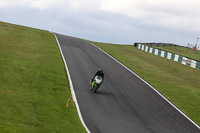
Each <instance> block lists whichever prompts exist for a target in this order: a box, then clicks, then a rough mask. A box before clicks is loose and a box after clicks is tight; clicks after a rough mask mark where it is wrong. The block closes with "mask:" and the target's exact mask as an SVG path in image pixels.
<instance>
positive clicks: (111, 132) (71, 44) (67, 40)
mask: <svg viewBox="0 0 200 133" xmlns="http://www.w3.org/2000/svg"><path fill="white" fill-rule="evenodd" d="M54 35H55V37H56V39H57V43H58V45H59V47H60V51H61V55H62V56H63V60H64V62H65V63H66V64H65V65H66V67H67V68H66V69H67V71H68V76H69V78H70V79H69V80H70V82H71V83H70V84H71V85H70V87H71V92H72V96H73V100H74V102H75V104H76V108H77V112H78V114H79V117H80V119H81V122H82V123H83V125H84V126H85V128H86V130H87V132H91V133H200V129H199V126H197V125H196V124H195V123H194V122H193V121H191V120H190V119H189V118H188V117H187V116H185V115H184V114H183V113H182V112H181V111H180V110H178V109H177V108H176V107H175V106H174V105H173V104H172V103H170V102H169V101H168V100H167V99H166V98H165V97H164V96H162V95H161V94H160V93H159V92H157V91H156V89H154V88H153V87H152V86H150V85H149V84H148V83H146V82H145V81H144V80H143V79H141V78H140V77H139V76H137V75H136V74H134V72H132V71H130V70H129V69H127V68H126V67H125V66H123V65H122V64H120V63H119V62H118V61H116V60H115V59H113V58H112V57H110V56H109V55H108V54H106V53H105V52H103V51H102V50H100V49H99V48H97V47H96V46H94V45H93V44H91V43H89V42H87V41H84V40H81V39H76V38H72V37H69V36H65V35H61V34H56V33H54ZM99 68H103V69H104V73H105V77H104V82H103V84H102V86H101V87H100V88H99V89H98V91H97V93H96V94H95V93H92V91H91V86H90V79H91V78H92V77H93V76H94V74H95V72H96V71H97V70H98V69H99Z"/></svg>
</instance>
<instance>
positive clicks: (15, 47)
mask: <svg viewBox="0 0 200 133" xmlns="http://www.w3.org/2000/svg"><path fill="white" fill-rule="evenodd" d="M0 39H1V40H0V132H1V133H55V132H57V133H66V132H67V133H81V132H86V131H85V129H84V127H83V126H82V124H81V122H80V120H79V117H78V115H77V111H76V108H75V106H74V104H73V102H72V103H71V106H70V107H69V108H67V107H66V103H67V101H68V98H69V97H71V94H70V91H69V84H68V79H67V76H66V74H65V67H64V64H63V61H62V58H61V56H60V52H59V49H58V46H57V44H56V40H55V37H54V35H53V34H51V33H49V32H48V31H43V30H38V29H33V28H28V27H23V26H17V25H13V24H8V23H4V22H0Z"/></svg>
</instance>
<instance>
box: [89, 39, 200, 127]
mask: <svg viewBox="0 0 200 133" xmlns="http://www.w3.org/2000/svg"><path fill="white" fill-rule="evenodd" d="M92 43H94V44H95V45H97V46H98V47H100V48H101V49H103V50H104V51H106V52H107V53H109V54H110V55H112V56H113V57H114V58H116V59H117V60H119V61H120V62H121V63H123V64H124V65H126V66H127V67H128V68H130V69H131V70H133V71H134V72H135V73H137V74H138V75H139V76H140V77H142V78H143V79H144V80H146V81H147V82H148V83H150V84H151V85H152V86H154V87H155V88H156V89H157V90H158V91H159V92H161V93H162V94H163V95H164V96H165V97H166V98H168V99H169V100H170V101H171V102H172V103H173V104H175V105H176V106H177V107H178V108H179V109H180V110H181V111H183V112H184V113H185V114H186V115H187V116H189V117H190V118H191V119H192V120H193V121H194V122H195V123H197V124H198V125H200V71H199V70H196V69H193V68H190V67H188V66H184V65H182V64H180V63H177V62H174V61H172V60H168V59H166V58H162V57H159V56H156V55H154V54H150V53H147V52H144V51H141V50H139V49H137V48H135V47H134V46H124V45H112V44H102V43H97V42H92ZM138 89H139V88H138Z"/></svg>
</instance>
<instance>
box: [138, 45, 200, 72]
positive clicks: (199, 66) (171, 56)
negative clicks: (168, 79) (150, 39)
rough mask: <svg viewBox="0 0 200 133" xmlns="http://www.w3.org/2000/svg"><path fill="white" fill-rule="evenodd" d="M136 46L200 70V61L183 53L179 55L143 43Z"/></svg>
mask: <svg viewBox="0 0 200 133" xmlns="http://www.w3.org/2000/svg"><path fill="white" fill-rule="evenodd" d="M135 47H137V48H138V49H141V50H144V51H146V52H148V53H152V54H155V55H158V56H161V57H164V58H167V59H170V60H173V61H176V62H179V63H182V64H184V65H187V66H190V67H192V68H196V69H198V70H200V62H199V61H196V60H193V59H190V58H187V57H183V56H181V55H177V54H174V53H170V52H167V51H163V50H160V49H156V48H152V47H149V46H145V45H142V44H137V45H135Z"/></svg>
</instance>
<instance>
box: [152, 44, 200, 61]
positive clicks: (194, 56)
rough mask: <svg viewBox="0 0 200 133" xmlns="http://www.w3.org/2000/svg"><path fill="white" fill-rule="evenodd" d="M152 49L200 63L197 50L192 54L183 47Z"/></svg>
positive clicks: (191, 51) (188, 49) (199, 53)
mask: <svg viewBox="0 0 200 133" xmlns="http://www.w3.org/2000/svg"><path fill="white" fill-rule="evenodd" d="M154 48H157V49H162V50H164V51H168V52H172V53H176V54H179V55H182V56H185V57H188V58H191V59H194V60H198V61H200V51H199V50H197V52H194V51H193V50H192V49H191V48H185V47H154Z"/></svg>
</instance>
